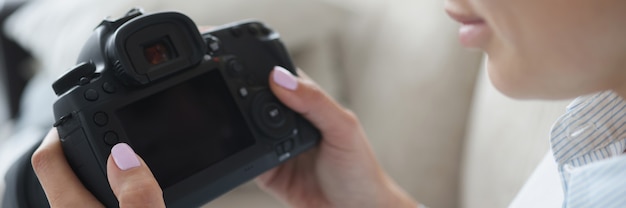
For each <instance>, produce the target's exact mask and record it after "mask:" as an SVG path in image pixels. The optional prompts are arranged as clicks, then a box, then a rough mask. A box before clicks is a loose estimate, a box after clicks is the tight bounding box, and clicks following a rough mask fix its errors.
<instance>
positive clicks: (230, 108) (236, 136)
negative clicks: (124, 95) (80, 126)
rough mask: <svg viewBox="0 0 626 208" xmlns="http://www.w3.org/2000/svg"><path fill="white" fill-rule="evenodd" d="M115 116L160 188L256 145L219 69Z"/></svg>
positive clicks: (141, 102)
mask: <svg viewBox="0 0 626 208" xmlns="http://www.w3.org/2000/svg"><path fill="white" fill-rule="evenodd" d="M117 116H118V117H119V119H120V120H121V122H122V125H123V128H124V130H125V131H126V134H127V136H128V140H129V142H130V144H131V146H132V147H133V148H134V149H135V151H136V152H137V153H138V154H139V155H141V156H142V158H143V159H144V160H145V161H146V163H147V164H148V166H149V167H150V169H151V170H152V173H153V174H154V176H155V178H156V179H157V181H158V182H159V185H160V186H161V188H166V187H169V186H171V185H173V184H175V183H177V182H179V181H181V180H183V179H185V178H187V177H189V176H191V175H193V174H194V173H197V172H199V171H201V170H202V169H204V168H206V167H208V166H210V165H211V164H214V163H216V162H219V161H221V160H223V159H225V158H227V157H228V156H230V155H233V154H235V153H237V152H239V151H241V150H243V149H245V148H247V147H250V146H252V145H254V143H255V141H254V138H253V136H252V133H251V132H250V131H249V128H248V125H247V124H246V122H245V120H244V118H243V116H242V114H241V111H240V110H239V108H238V107H237V105H236V103H235V101H234V99H233V98H232V97H231V94H230V93H229V91H228V88H227V87H226V84H225V82H224V80H223V79H222V76H221V74H220V72H219V70H212V71H210V72H207V73H205V74H203V75H200V76H198V77H195V78H193V79H191V80H189V81H186V82H184V83H182V84H179V85H177V86H174V87H172V88H169V89H167V90H165V91H162V92H159V93H157V94H154V95H151V96H149V97H147V98H144V99H142V100H139V101H138V102H134V103H132V104H130V105H128V106H126V107H124V108H122V109H120V110H119V111H118V112H117Z"/></svg>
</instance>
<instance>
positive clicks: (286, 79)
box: [272, 66, 298, 90]
mask: <svg viewBox="0 0 626 208" xmlns="http://www.w3.org/2000/svg"><path fill="white" fill-rule="evenodd" d="M272 78H273V79H274V82H275V83H276V84H278V85H280V86H281V87H284V88H286V89H288V90H296V88H298V79H297V78H296V77H295V76H293V74H291V72H289V71H287V69H285V68H283V67H280V66H275V67H274V75H273V77H272Z"/></svg>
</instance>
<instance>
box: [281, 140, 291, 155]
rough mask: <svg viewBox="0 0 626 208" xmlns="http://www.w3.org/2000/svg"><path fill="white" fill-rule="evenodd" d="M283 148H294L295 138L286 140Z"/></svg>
mask: <svg viewBox="0 0 626 208" xmlns="http://www.w3.org/2000/svg"><path fill="white" fill-rule="evenodd" d="M282 146H283V149H284V150H285V152H290V151H291V150H293V139H289V140H287V141H285V142H283V145H282Z"/></svg>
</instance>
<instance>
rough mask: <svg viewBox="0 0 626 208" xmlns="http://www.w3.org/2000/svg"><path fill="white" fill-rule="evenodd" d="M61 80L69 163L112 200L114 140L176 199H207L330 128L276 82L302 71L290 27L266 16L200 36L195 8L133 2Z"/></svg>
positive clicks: (98, 32) (57, 86)
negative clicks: (279, 72) (281, 28)
mask: <svg viewBox="0 0 626 208" xmlns="http://www.w3.org/2000/svg"><path fill="white" fill-rule="evenodd" d="M78 63H79V64H78V65H77V66H76V67H75V68H73V69H71V70H70V71H68V72H67V73H66V74H64V75H63V76H62V77H61V78H59V79H58V80H57V81H56V82H55V83H54V84H53V88H54V91H55V93H56V94H57V95H59V98H58V100H57V101H56V103H55V104H54V115H55V119H56V123H55V124H54V126H56V127H57V129H58V132H59V136H60V138H61V142H62V146H63V150H64V152H65V155H66V156H67V160H68V162H69V164H70V165H71V167H72V168H73V170H74V172H75V173H76V175H77V176H78V177H79V178H80V180H81V181H82V183H83V184H84V185H85V186H86V187H87V189H89V190H90V191H91V192H92V193H93V194H94V195H95V196H96V197H97V198H98V199H99V200H100V201H101V202H103V203H104V204H105V205H106V206H108V207H116V206H118V203H117V200H116V198H115V196H114V195H113V193H112V191H111V190H110V188H109V184H108V182H107V178H106V175H105V174H106V162H107V157H108V155H109V154H110V150H111V147H112V146H113V145H115V144H117V143H119V142H125V143H128V144H129V145H130V146H132V147H133V149H134V150H135V151H136V152H137V154H139V155H140V156H141V157H142V158H143V159H144V160H145V162H146V163H147V164H148V166H149V167H150V168H151V170H152V172H153V174H154V176H155V177H156V179H157V181H158V182H159V185H160V186H161V188H162V189H163V193H164V197H165V202H166V204H167V205H168V206H171V207H191V206H199V205H202V204H203V203H206V202H208V201H210V200H211V199H214V198H216V197H218V196H219V195H221V194H223V193H225V192H227V191H229V190H231V189H232V188H234V187H236V186H238V185H240V184H242V183H244V182H246V181H248V180H250V179H252V178H254V177H256V176H257V175H259V174H261V173H263V172H264V171H267V170H268V169H270V168H272V167H275V166H277V165H279V164H280V163H281V162H284V161H285V160H288V159H289V158H291V157H294V156H296V155H298V154H300V153H302V152H304V151H306V150H307V149H310V148H312V147H314V146H315V145H316V144H317V143H318V142H319V139H320V134H319V132H318V130H316V129H315V128H314V127H313V126H312V125H311V124H310V123H308V122H307V121H306V120H304V119H303V118H302V117H301V116H300V115H298V114H296V113H295V112H293V111H291V110H290V109H288V108H287V107H285V106H284V105H283V104H281V103H280V102H279V101H278V100H277V98H276V97H275V96H274V95H273V94H272V92H271V91H270V89H269V86H268V81H269V73H270V71H271V70H272V69H273V67H274V66H282V67H284V68H286V69H287V70H289V71H291V72H292V73H294V74H295V67H294V66H293V63H292V62H291V60H290V58H289V55H288V54H287V51H286V50H285V47H284V46H283V44H282V43H281V41H280V40H279V35H278V33H276V32H274V31H272V30H271V29H269V28H268V27H266V26H265V25H264V24H262V23H260V22H254V21H248V22H238V23H234V24H229V25H224V26H221V27H218V28H215V29H214V30H213V31H211V32H207V33H204V34H200V33H199V32H198V29H197V27H196V25H195V24H194V23H193V22H192V20H191V19H189V18H188V17H187V16H185V15H183V14H180V13H175V12H163V13H155V14H143V13H142V12H141V11H140V10H137V9H135V10H131V11H130V12H129V13H128V14H127V15H126V16H125V17H123V18H120V19H118V20H115V21H107V20H105V21H103V22H102V23H101V24H100V25H99V26H98V27H97V28H96V29H95V31H94V33H93V35H92V36H91V38H90V39H89V40H88V41H87V43H86V44H85V46H84V48H83V50H82V52H81V53H80V56H79V58H78Z"/></svg>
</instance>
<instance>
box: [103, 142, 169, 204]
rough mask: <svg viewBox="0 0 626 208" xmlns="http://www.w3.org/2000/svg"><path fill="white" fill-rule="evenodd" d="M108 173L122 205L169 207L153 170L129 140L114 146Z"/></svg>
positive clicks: (114, 191) (108, 164)
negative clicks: (126, 142)
mask: <svg viewBox="0 0 626 208" xmlns="http://www.w3.org/2000/svg"><path fill="white" fill-rule="evenodd" d="M107 177H108V179H109V184H110V185H111V189H112V190H113V193H114V194H115V196H116V197H117V200H118V201H119V203H120V207H165V203H164V202H163V192H162V191H161V188H160V187H159V184H158V183H157V181H156V179H155V178H154V176H153V175H152V172H151V171H150V169H149V168H148V166H147V165H146V163H145V162H144V161H143V160H142V159H141V158H140V157H139V156H138V155H137V154H135V152H134V151H133V149H132V148H131V147H130V146H129V145H128V144H125V143H119V144H116V145H115V146H113V148H112V149H111V155H110V156H109V159H108V161H107Z"/></svg>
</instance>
